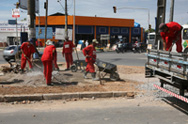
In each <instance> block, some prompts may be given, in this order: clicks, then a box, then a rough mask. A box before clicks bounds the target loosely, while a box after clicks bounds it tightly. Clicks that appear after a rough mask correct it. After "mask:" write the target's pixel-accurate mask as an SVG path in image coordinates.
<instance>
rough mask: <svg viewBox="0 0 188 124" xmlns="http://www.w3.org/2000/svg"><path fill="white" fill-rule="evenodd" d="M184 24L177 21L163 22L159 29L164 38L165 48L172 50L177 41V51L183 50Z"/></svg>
mask: <svg viewBox="0 0 188 124" xmlns="http://www.w3.org/2000/svg"><path fill="white" fill-rule="evenodd" d="M182 28H183V27H182V26H181V25H180V24H178V23H176V22H169V23H166V24H164V23H161V24H160V25H159V31H160V34H161V37H162V39H163V50H166V51H171V50H172V49H171V48H172V47H171V46H172V43H173V42H174V43H176V51H177V52H182V39H181V30H182Z"/></svg>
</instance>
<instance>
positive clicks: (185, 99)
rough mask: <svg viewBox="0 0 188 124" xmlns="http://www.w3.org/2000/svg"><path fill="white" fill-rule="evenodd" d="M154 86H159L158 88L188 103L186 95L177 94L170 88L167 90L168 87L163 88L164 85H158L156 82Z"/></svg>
mask: <svg viewBox="0 0 188 124" xmlns="http://www.w3.org/2000/svg"><path fill="white" fill-rule="evenodd" d="M154 87H155V88H157V89H159V90H162V91H164V92H166V93H168V94H170V95H171V96H174V97H176V98H178V99H180V100H182V101H184V102H186V103H188V99H187V98H185V97H183V96H180V95H178V94H175V93H173V92H171V91H169V90H167V89H164V88H162V87H160V86H158V85H156V84H154Z"/></svg>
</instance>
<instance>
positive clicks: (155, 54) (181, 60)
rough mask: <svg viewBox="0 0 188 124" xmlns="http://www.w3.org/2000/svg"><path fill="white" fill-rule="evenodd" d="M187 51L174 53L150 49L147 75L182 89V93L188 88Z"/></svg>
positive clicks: (146, 66)
mask: <svg viewBox="0 0 188 124" xmlns="http://www.w3.org/2000/svg"><path fill="white" fill-rule="evenodd" d="M187 57H188V56H187V54H186V53H173V52H168V51H161V50H154V49H151V50H148V53H147V62H146V65H145V68H146V72H145V75H146V77H151V76H154V77H158V78H159V79H160V82H161V86H162V87H163V84H169V85H172V86H174V87H177V88H179V89H180V95H184V90H185V89H188V61H187Z"/></svg>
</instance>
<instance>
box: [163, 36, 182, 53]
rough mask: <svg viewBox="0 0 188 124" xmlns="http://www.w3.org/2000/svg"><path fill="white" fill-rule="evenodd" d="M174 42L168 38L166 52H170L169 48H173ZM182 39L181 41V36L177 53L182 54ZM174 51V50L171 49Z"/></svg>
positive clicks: (177, 42)
mask: <svg viewBox="0 0 188 124" xmlns="http://www.w3.org/2000/svg"><path fill="white" fill-rule="evenodd" d="M172 42H173V38H170V37H166V51H168V50H169V48H170V47H171V46H172ZM182 49H183V48H182V39H181V35H180V36H179V40H178V41H176V51H177V52H178V53H179V52H182ZM171 50H172V49H171Z"/></svg>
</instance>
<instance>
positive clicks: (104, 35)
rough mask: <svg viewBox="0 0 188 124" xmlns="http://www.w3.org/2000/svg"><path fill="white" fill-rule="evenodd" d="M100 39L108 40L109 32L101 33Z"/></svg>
mask: <svg viewBox="0 0 188 124" xmlns="http://www.w3.org/2000/svg"><path fill="white" fill-rule="evenodd" d="M100 40H110V35H109V34H101V35H100Z"/></svg>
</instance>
